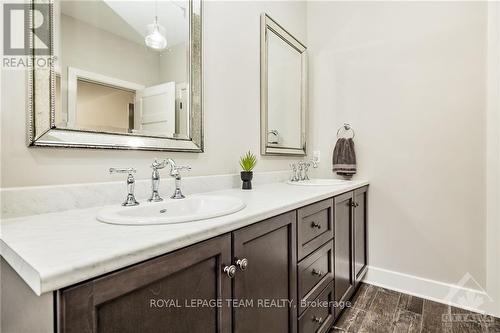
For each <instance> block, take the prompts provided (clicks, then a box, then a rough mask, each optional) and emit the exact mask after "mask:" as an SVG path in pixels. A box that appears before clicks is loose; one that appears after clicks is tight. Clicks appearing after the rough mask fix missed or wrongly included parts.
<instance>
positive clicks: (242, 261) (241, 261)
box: [236, 258, 248, 271]
mask: <svg viewBox="0 0 500 333" xmlns="http://www.w3.org/2000/svg"><path fill="white" fill-rule="evenodd" d="M236 266H238V268H239V269H241V270H242V271H244V270H245V269H247V268H248V259H247V258H242V259H238V260H236Z"/></svg>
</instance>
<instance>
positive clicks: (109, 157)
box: [1, 1, 306, 187]
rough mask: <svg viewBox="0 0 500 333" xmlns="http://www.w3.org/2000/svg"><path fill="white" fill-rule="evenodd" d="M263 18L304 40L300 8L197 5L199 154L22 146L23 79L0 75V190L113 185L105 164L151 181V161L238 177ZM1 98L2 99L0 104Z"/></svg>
mask: <svg viewBox="0 0 500 333" xmlns="http://www.w3.org/2000/svg"><path fill="white" fill-rule="evenodd" d="M263 11H265V12H268V13H269V14H270V15H271V16H273V17H274V18H275V19H276V20H278V21H279V22H281V23H282V24H283V25H284V26H286V27H287V28H289V29H290V31H291V32H292V33H294V34H296V35H297V36H298V37H299V38H301V39H302V40H305V37H306V29H305V25H306V24H305V22H306V21H305V20H306V18H305V12H306V10H305V4H304V3H300V2H282V1H276V2H274V1H272V2H210V1H207V2H204V20H203V21H204V31H203V34H204V75H205V77H204V81H205V82H204V86H205V90H204V112H205V114H204V116H205V120H204V121H205V145H206V150H205V153H203V154H189V153H159V152H140V151H110V150H82V149H40V148H38V149H37V148H26V147H25V102H26V88H25V87H26V84H27V82H26V75H25V73H24V72H21V71H4V72H3V73H2V97H3V98H2V112H1V119H2V124H1V140H2V146H1V148H2V149H1V150H2V151H1V158H2V160H1V164H2V170H1V172H2V177H1V183H2V187H12V186H33V185H51V184H70V183H82V182H100V181H111V180H113V181H116V180H119V179H121V176H110V175H109V174H108V171H107V170H108V168H109V167H111V166H127V167H135V168H137V169H138V174H137V176H138V178H143V179H147V178H150V177H151V169H150V168H149V165H150V164H151V162H152V161H153V159H154V158H155V157H158V158H165V157H172V158H174V159H176V160H178V161H179V162H180V163H181V164H185V163H186V164H190V165H191V166H192V167H193V170H192V171H191V173H190V174H191V175H210V174H223V173H232V172H237V171H239V166H238V162H237V160H238V157H239V156H240V155H241V154H243V153H244V152H245V151H247V150H248V149H251V150H252V151H254V152H255V153H258V152H259V138H260V135H259V133H260V132H259V128H260V127H259V101H260V98H259V78H260V75H259V38H260V37H259V36H260V35H259V31H260V30H259V29H260V26H259V22H260V17H259V15H260V13H261V12H263ZM4 96H8V98H4ZM291 160H292V159H290V158H286V157H285V158H280V157H260V160H259V164H258V165H257V170H258V171H271V170H283V169H287V168H288V164H289V163H290V161H291Z"/></svg>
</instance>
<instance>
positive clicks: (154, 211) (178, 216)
mask: <svg viewBox="0 0 500 333" xmlns="http://www.w3.org/2000/svg"><path fill="white" fill-rule="evenodd" d="M245 207H246V204H245V203H244V202H243V201H242V200H241V199H238V198H234V197H229V196H216V195H213V196H212V195H193V196H190V197H188V198H185V199H180V200H179V199H177V200H173V199H168V200H165V201H162V202H156V203H145V204H142V205H140V206H135V207H121V206H116V207H110V208H105V209H103V210H101V211H99V212H98V214H97V219H98V220H99V221H101V222H105V223H111V224H124V225H151V224H171V223H184V222H193V221H198V220H204V219H210V218H214V217H219V216H224V215H229V214H233V213H236V212H238V211H240V210H242V209H243V208H245Z"/></svg>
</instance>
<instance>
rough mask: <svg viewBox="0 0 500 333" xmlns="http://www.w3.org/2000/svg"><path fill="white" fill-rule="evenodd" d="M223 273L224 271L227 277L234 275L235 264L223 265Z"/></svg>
mask: <svg viewBox="0 0 500 333" xmlns="http://www.w3.org/2000/svg"><path fill="white" fill-rule="evenodd" d="M224 273H226V275H227V277H228V278H230V279H232V278H234V276H235V275H236V266H234V265H231V266H225V267H224Z"/></svg>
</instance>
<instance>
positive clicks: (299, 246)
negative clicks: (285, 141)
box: [56, 187, 367, 333]
mask: <svg viewBox="0 0 500 333" xmlns="http://www.w3.org/2000/svg"><path fill="white" fill-rule="evenodd" d="M366 216H367V187H364V188H360V189H357V190H355V191H351V192H348V193H345V194H341V195H339V196H337V197H334V198H330V199H326V200H322V201H319V202H317V203H313V204H311V205H308V206H305V207H302V208H299V209H297V210H293V211H290V212H288V213H285V214H282V215H278V216H276V217H273V218H270V219H267V220H264V221H262V222H258V223H254V224H252V225H249V226H247V227H244V228H241V229H238V230H235V231H233V232H230V233H227V234H224V235H221V236H218V237H215V238H212V239H210V240H207V241H204V242H201V243H198V244H195V245H192V246H189V247H186V248H183V249H180V250H177V251H174V252H171V253H168V254H165V255H162V256H160V257H156V258H153V259H150V260H148V261H145V262H143V263H139V264H136V265H133V266H130V267H128V268H124V269H121V270H119V271H116V272H114V273H110V274H107V275H104V276H102V277H97V278H94V279H92V280H90V281H87V282H82V283H80V284H78V285H74V286H71V287H68V288H64V289H62V290H59V291H58V292H57V293H56V295H57V309H58V311H57V313H58V316H57V317H58V320H57V332H75V333H76V332H77V333H86V332H88V333H90V332H92V333H97V332H103V333H108V332H120V333H126V332H141V333H142V332H145V333H148V332H155V333H156V332H169V333H172V332H173V333H176V332H177V333H185V332H214V333H216V332H217V333H229V332H238V333H245V332H252V333H253V332H266V333H273V332H276V333H287V332H288V333H297V332H298V333H309V332H315V333H323V332H327V331H328V330H329V328H330V326H331V325H332V324H333V322H334V319H335V318H336V316H338V314H339V313H340V311H339V309H338V308H336V307H334V303H335V302H334V301H347V300H349V299H350V297H351V296H352V294H353V292H354V290H355V288H356V285H357V283H358V282H359V281H360V280H361V278H362V277H363V275H364V273H365V271H366V265H367V253H366V235H367V234H366ZM322 302H323V303H325V302H326V303H327V304H328V305H327V306H324V305H321V304H322Z"/></svg>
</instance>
